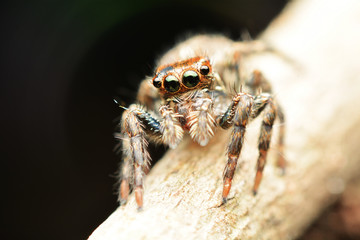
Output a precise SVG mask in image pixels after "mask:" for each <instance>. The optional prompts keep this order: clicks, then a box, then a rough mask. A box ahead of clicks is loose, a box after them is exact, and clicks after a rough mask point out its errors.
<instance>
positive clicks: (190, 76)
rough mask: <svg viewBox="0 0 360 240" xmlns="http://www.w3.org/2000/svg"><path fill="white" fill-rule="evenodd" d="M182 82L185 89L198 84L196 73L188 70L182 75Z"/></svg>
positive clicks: (198, 79)
mask: <svg viewBox="0 0 360 240" xmlns="http://www.w3.org/2000/svg"><path fill="white" fill-rule="evenodd" d="M182 82H183V84H184V85H185V86H186V87H188V88H192V87H195V86H196V85H197V84H198V83H199V82H200V78H199V75H198V74H197V72H195V71H193V70H189V71H186V72H185V73H184V75H183V78H182Z"/></svg>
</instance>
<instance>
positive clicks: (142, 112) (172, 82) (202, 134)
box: [116, 40, 285, 208]
mask: <svg viewBox="0 0 360 240" xmlns="http://www.w3.org/2000/svg"><path fill="white" fill-rule="evenodd" d="M229 42H230V40H228V42H227V43H229ZM230 43H231V42H230ZM220 50H221V48H220V49H219V51H220ZM240 55H241V51H240V50H239V51H235V52H234V53H232V55H230V56H233V57H235V56H236V57H238V56H240ZM209 57H210V56H209ZM237 64H239V62H238V61H235V63H234V64H232V65H231V64H230V65H229V64H227V65H222V66H220V65H218V69H219V71H220V72H216V71H217V68H216V67H217V66H216V65H212V64H211V63H210V60H209V58H208V57H203V56H196V57H191V58H188V59H185V60H180V61H175V62H172V63H171V62H170V63H166V64H162V65H161V66H160V67H158V68H157V70H156V72H155V76H154V77H153V78H152V81H148V80H145V82H143V83H142V84H141V87H140V90H139V94H138V100H139V103H138V104H132V105H130V106H129V107H128V108H126V110H125V112H124V113H123V116H122V119H121V133H120V134H117V135H116V136H117V138H118V139H120V140H121V141H122V152H123V161H124V163H123V167H122V169H121V171H120V179H121V184H120V191H119V192H120V194H119V200H120V202H121V203H124V202H126V200H127V198H128V194H129V189H130V188H129V186H130V185H131V186H134V192H135V199H136V202H137V204H138V207H139V208H141V207H142V206H143V180H144V175H145V172H147V171H148V167H149V161H150V156H149V153H148V151H147V140H150V141H156V142H160V143H162V144H165V145H168V146H169V147H171V148H175V147H176V146H177V144H178V143H179V142H180V141H181V139H182V138H183V136H184V134H185V133H186V132H188V133H189V135H190V136H191V138H192V139H193V140H194V141H196V142H198V143H199V144H200V145H201V146H205V145H207V143H208V142H209V140H210V139H211V137H213V135H214V129H215V128H216V127H221V128H223V129H228V128H232V134H231V138H230V141H229V145H228V149H227V164H226V166H225V170H224V185H223V193H222V200H223V202H224V203H225V202H226V201H227V197H228V194H229V191H230V189H231V182H232V179H233V176H234V172H235V169H236V165H237V161H238V158H239V155H240V152H241V149H242V146H243V140H244V134H245V130H246V126H247V124H248V123H249V122H250V121H251V120H252V119H254V118H256V117H258V116H259V115H260V114H261V113H262V112H263V113H264V114H262V118H263V120H262V125H261V131H260V136H259V146H258V148H259V158H258V162H257V173H256V177H255V184H254V188H253V192H254V193H256V191H257V189H258V187H259V184H260V181H261V178H262V172H263V169H264V166H265V163H266V155H267V152H268V149H269V145H270V139H271V133H272V126H273V124H274V121H275V118H276V117H277V116H278V117H279V119H280V122H281V123H284V115H283V114H282V111H281V108H280V106H279V105H278V104H277V103H276V102H275V100H274V99H273V97H272V95H271V86H270V84H269V83H268V81H267V80H266V79H265V78H264V77H263V75H262V74H261V72H260V71H258V70H253V71H252V73H251V74H250V76H249V78H248V79H245V80H242V79H237V80H236V81H238V82H239V83H240V84H241V85H244V86H246V87H247V88H248V89H249V93H247V92H243V91H240V92H238V93H236V94H230V93H229V91H228V90H227V89H226V88H225V87H224V85H225V84H224V83H225V82H226V80H224V79H223V76H222V72H224V69H225V70H229V71H235V74H233V75H234V76H237V77H239V76H240V74H239V72H238V71H239V67H238V65H237ZM224 66H225V67H224ZM226 68H228V69H226ZM259 89H261V90H262V91H263V92H261V91H258V90H259ZM255 92H261V93H258V94H255ZM148 110H151V112H150V111H148ZM283 135H284V125H283V124H281V125H280V134H279V151H280V155H279V156H280V158H279V160H278V166H280V167H282V168H284V165H285V161H284V159H283V158H282V154H281V151H282V146H283Z"/></svg>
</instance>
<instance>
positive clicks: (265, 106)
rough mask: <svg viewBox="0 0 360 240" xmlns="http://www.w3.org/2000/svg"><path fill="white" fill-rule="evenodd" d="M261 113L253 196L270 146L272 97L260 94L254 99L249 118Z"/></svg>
mask: <svg viewBox="0 0 360 240" xmlns="http://www.w3.org/2000/svg"><path fill="white" fill-rule="evenodd" d="M261 112H264V115H263V120H262V124H261V129H260V136H259V145H258V148H259V158H258V161H257V166H256V168H257V171H256V176H255V183H254V187H253V193H254V195H255V194H256V193H257V190H258V188H259V185H260V182H261V179H262V175H263V170H264V166H265V164H266V156H267V153H268V150H269V146H270V140H271V133H272V127H273V124H274V121H275V118H276V114H277V108H276V105H275V103H274V101H273V98H272V96H271V95H270V94H268V93H262V94H260V95H258V96H256V97H255V99H254V106H253V109H252V113H251V118H256V117H257V116H259V114H260V113H261Z"/></svg>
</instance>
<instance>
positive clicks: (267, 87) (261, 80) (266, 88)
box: [247, 70, 286, 173]
mask: <svg viewBox="0 0 360 240" xmlns="http://www.w3.org/2000/svg"><path fill="white" fill-rule="evenodd" d="M247 86H249V87H250V89H251V90H252V93H253V94H255V93H256V92H267V93H271V84H270V83H269V81H268V80H267V79H266V78H265V77H264V76H263V74H262V73H261V72H260V71H259V70H254V71H253V72H252V74H251V77H250V79H249V80H248V82H247ZM276 108H277V116H278V117H279V120H280V127H279V129H280V131H279V139H278V151H279V155H278V159H277V162H276V165H277V166H278V167H279V168H281V169H282V172H283V173H284V172H285V167H286V161H285V158H284V134H285V116H284V113H283V110H282V108H281V106H280V105H279V104H278V103H276Z"/></svg>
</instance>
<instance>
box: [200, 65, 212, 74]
mask: <svg viewBox="0 0 360 240" xmlns="http://www.w3.org/2000/svg"><path fill="white" fill-rule="evenodd" d="M209 72H210V68H209V67H208V66H206V65H202V66H201V67H200V73H201V74H202V75H207V74H208V73H209Z"/></svg>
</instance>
